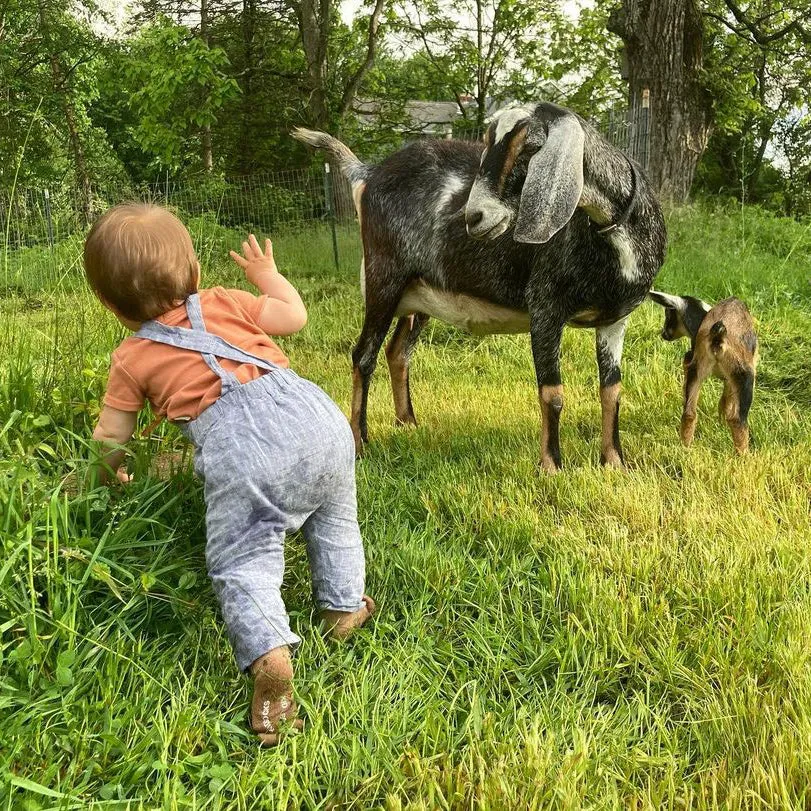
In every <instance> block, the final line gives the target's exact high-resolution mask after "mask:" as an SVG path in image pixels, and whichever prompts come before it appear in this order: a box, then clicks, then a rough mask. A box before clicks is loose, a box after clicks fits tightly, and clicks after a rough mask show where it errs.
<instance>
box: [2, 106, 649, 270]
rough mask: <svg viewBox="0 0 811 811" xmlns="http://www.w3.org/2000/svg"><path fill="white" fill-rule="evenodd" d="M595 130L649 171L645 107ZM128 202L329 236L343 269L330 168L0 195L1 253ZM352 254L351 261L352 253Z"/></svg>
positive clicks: (228, 224) (341, 199)
mask: <svg viewBox="0 0 811 811" xmlns="http://www.w3.org/2000/svg"><path fill="white" fill-rule="evenodd" d="M594 123H595V124H596V126H597V127H598V128H599V129H600V130H601V132H603V134H604V135H605V137H606V138H608V140H609V141H610V142H611V143H613V144H614V145H615V146H617V147H618V148H620V149H622V150H623V151H625V152H626V153H627V154H628V155H629V156H630V157H632V158H634V159H636V160H637V161H638V162H639V163H640V164H641V165H642V166H643V167H647V166H648V163H649V159H650V118H649V109H648V107H647V106H646V105H644V103H643V104H640V105H639V106H637V107H634V108H631V109H618V108H612V109H610V110H609V111H608V112H607V113H606V114H605V116H603V118H602V119H600V120H598V121H595V122H594ZM467 137H469V138H474V137H475V135H474V134H469V135H468V136H467ZM128 200H142V201H150V202H154V203H158V204H160V205H166V206H169V207H171V208H173V209H174V210H176V211H178V213H179V214H180V216H181V217H183V218H194V217H207V218H210V219H211V220H212V221H213V222H214V223H216V224H217V225H219V226H222V227H225V228H232V229H236V230H238V231H240V232H241V233H245V232H247V231H255V232H261V233H266V234H277V235H278V234H279V233H280V232H281V233H284V232H292V231H295V230H298V229H304V228H308V229H311V230H312V229H321V228H323V229H329V231H331V241H332V253H333V260H334V263H335V266H336V269H340V266H341V264H342V263H341V257H340V253H339V242H340V240H339V239H338V238H337V237H336V229H337V226H339V225H341V224H342V223H348V222H351V221H352V220H353V219H354V216H355V211H354V205H353V202H352V195H351V190H350V188H349V184H348V182H347V181H346V179H345V178H344V177H343V176H342V175H341V174H340V173H336V172H332V171H330V167H329V164H324V165H323V166H320V167H315V168H311V169H300V170H289V171H282V172H273V173H269V172H268V173H262V174H254V175H251V176H247V177H230V178H222V177H214V176H211V177H209V176H206V177H201V178H196V179H187V180H183V181H176V180H171V179H168V178H167V179H165V180H163V181H160V182H155V183H148V184H140V185H137V184H128V183H116V184H106V185H105V184H91V186H90V189H89V199H87V198H86V196H85V192H84V191H82V190H81V189H79V188H78V187H77V186H49V187H42V188H17V189H14V190H13V191H8V190H0V227H2V228H3V236H2V237H0V245H1V246H4V248H5V251H6V252H9V251H20V250H21V249H26V248H36V247H40V248H46V249H49V250H53V249H54V246H56V245H58V244H59V243H60V242H62V241H63V240H66V239H68V238H69V237H72V236H75V235H77V234H83V233H84V231H85V230H86V228H87V226H88V222H89V221H92V219H94V218H95V217H96V216H97V215H98V214H100V213H101V212H103V211H105V210H106V209H107V208H109V207H110V206H112V205H115V204H117V203H120V202H123V201H128ZM352 253H353V258H354V254H355V253H356V251H353V252H352Z"/></svg>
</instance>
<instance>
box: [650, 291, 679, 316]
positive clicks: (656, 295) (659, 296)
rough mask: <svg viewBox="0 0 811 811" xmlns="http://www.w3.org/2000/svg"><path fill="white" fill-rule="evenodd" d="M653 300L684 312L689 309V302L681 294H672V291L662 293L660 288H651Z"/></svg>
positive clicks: (663, 305)
mask: <svg viewBox="0 0 811 811" xmlns="http://www.w3.org/2000/svg"><path fill="white" fill-rule="evenodd" d="M648 297H649V298H650V300H651V301H655V302H656V303H657V304H661V305H662V307H665V308H668V309H671V310H678V312H680V313H683V312H684V311H685V310H686V309H687V302H686V301H685V300H684V299H683V298H682V297H681V296H671V295H670V293H660V292H659V291H658V290H651V291H650V292H649V293H648Z"/></svg>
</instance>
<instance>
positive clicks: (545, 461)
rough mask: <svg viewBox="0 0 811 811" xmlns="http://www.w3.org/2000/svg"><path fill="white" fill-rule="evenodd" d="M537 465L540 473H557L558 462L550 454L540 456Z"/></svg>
mask: <svg viewBox="0 0 811 811" xmlns="http://www.w3.org/2000/svg"><path fill="white" fill-rule="evenodd" d="M538 467H540V469H541V472H542V473H547V474H550V475H551V474H553V473H557V472H558V471H559V470H560V464H559V463H558V462H556V461H555V460H554V459H553V458H552V457H551V456H548V457H541V460H540V462H538Z"/></svg>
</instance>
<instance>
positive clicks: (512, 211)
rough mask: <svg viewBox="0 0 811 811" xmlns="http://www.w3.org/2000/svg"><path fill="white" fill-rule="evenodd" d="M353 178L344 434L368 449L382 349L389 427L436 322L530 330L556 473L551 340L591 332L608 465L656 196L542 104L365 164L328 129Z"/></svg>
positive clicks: (614, 449)
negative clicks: (352, 313) (356, 320)
mask: <svg viewBox="0 0 811 811" xmlns="http://www.w3.org/2000/svg"><path fill="white" fill-rule="evenodd" d="M293 135H294V137H296V138H297V139H298V140H300V141H304V142H305V143H307V144H310V145H312V146H315V147H318V148H321V149H325V150H326V151H327V152H329V153H330V154H331V155H332V156H333V158H334V159H335V161H336V162H337V164H338V165H339V166H340V168H341V171H342V172H343V174H344V175H345V176H346V177H347V178H348V179H349V181H350V182H351V184H352V190H353V195H354V199H355V206H356V208H357V211H358V219H359V220H360V227H361V236H362V240H363V255H364V263H363V265H362V268H361V287H362V289H363V294H364V298H365V302H366V314H365V317H364V322H363V329H362V331H361V334H360V338H359V339H358V343H357V346H356V347H355V350H354V352H353V353H352V360H353V365H354V371H353V394H352V420H351V422H352V430H353V432H354V434H355V442H356V445H357V446H358V449H360V447H361V443H362V442H366V441H367V434H368V432H367V421H366V402H367V397H368V392H369V384H370V381H371V376H372V372H373V371H374V368H375V365H376V363H377V354H378V352H379V350H380V347H381V345H382V344H383V341H384V339H385V337H386V334H387V332H388V329H389V326H390V324H391V322H392V319H393V318H395V317H397V318H398V321H397V326H396V327H395V330H394V335H393V337H392V339H391V341H390V342H389V344H388V346H387V347H386V356H387V359H388V363H389V369H390V371H391V381H392V391H393V393H394V405H395V410H396V417H397V422H398V423H400V424H406V423H411V424H414V423H415V422H416V421H415V418H414V411H413V408H412V406H411V397H410V394H409V385H408V364H409V359H410V356H411V353H412V351H413V349H414V344H415V343H416V340H417V336H418V335H419V333H420V331H421V330H422V328H423V327H424V325H425V322H426V321H427V320H428V317H429V316H435V317H437V318H439V319H441V320H443V321H446V322H448V323H451V324H454V325H456V326H459V327H462V328H464V329H467V330H469V331H470V332H473V333H477V334H489V333H498V332H502V333H503V332H527V331H528V332H529V333H530V338H531V344H532V355H533V360H534V363H535V375H536V379H537V383H538V395H539V401H540V407H541V416H542V444H541V464H542V466H543V467H544V469H546V470H550V471H551V470H556V469H557V468H558V467H559V466H560V445H559V439H558V437H559V428H558V424H559V418H560V413H561V410H562V408H563V388H562V386H561V378H560V344H561V338H562V336H563V328H564V326H565V325H567V324H568V325H571V326H576V327H591V328H593V329H595V330H596V333H597V363H598V367H599V373H600V400H601V405H602V453H601V459H602V461H603V462H604V463H605V464H609V465H615V466H619V465H620V464H621V463H622V452H621V450H620V444H619V432H618V416H619V389H620V385H619V384H620V361H621V357H622V344H623V337H624V334H625V324H626V320H627V317H628V314H629V313H630V312H631V311H632V310H634V309H635V308H636V307H637V306H638V305H639V304H640V303H641V302H642V301H643V300H644V299H645V296H646V294H647V292H648V290H649V289H650V286H651V282H652V281H653V278H654V276H655V275H656V273H657V272H658V270H659V268H660V267H661V265H662V263H663V261H664V256H665V226H664V219H663V217H662V211H661V208H660V206H659V203H658V202H657V200H656V196H655V195H654V192H653V189H652V188H651V186H650V185H649V184H648V182H647V180H646V179H645V178H644V176H643V175H642V172H641V171H640V170H639V169H638V168H637V166H636V164H634V163H633V162H632V161H630V160H629V159H628V158H627V157H626V156H625V155H624V154H623V153H622V152H620V151H619V150H618V149H616V148H615V147H613V146H612V145H611V144H609V143H608V142H607V141H606V140H605V139H604V138H602V136H600V135H599V134H598V133H597V131H596V130H595V129H594V128H593V127H592V126H591V125H590V124H588V123H587V122H586V121H584V120H583V119H582V118H580V117H579V116H577V115H575V114H574V113H572V112H570V111H569V110H565V109H563V108H562V107H558V106H557V105H554V104H549V103H546V102H541V103H537V104H531V105H527V106H524V107H519V108H514V109H510V110H507V111H506V112H504V113H503V114H501V115H500V116H499V117H498V118H497V119H496V120H495V121H494V122H493V123H492V124H491V125H490V127H489V128H488V130H487V133H486V135H485V138H484V143H464V142H459V141H438V140H437V141H433V140H421V141H417V142H415V143H412V144H409V145H408V146H405V147H404V148H403V149H401V150H400V151H398V152H396V153H394V154H393V155H391V156H390V157H388V158H387V159H386V160H384V161H383V162H382V163H381V164H380V165H378V166H367V165H366V164H364V163H362V162H361V161H360V160H358V158H357V157H355V155H354V154H353V153H352V152H351V151H350V150H349V148H348V147H347V146H345V145H344V144H342V143H341V142H340V141H338V140H337V139H335V138H333V137H332V136H330V135H327V134H326V133H323V132H313V131H311V130H302V129H299V130H296V131H294V133H293Z"/></svg>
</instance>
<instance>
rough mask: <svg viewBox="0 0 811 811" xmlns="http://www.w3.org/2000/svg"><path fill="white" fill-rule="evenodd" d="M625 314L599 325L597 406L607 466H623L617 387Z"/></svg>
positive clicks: (620, 379) (619, 377)
mask: <svg viewBox="0 0 811 811" xmlns="http://www.w3.org/2000/svg"><path fill="white" fill-rule="evenodd" d="M627 323H628V320H627V318H623V319H622V320H621V321H617V322H616V323H615V324H611V325H609V326H607V327H598V328H597V330H596V335H597V368H598V370H599V373H600V406H601V409H602V437H601V441H600V463H601V464H603V465H606V466H608V467H622V466H623V458H622V448H621V447H620V431H619V418H620V390H621V381H622V373H621V371H620V365H621V363H622V345H623V342H624V340H625V327H626V325H627Z"/></svg>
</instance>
